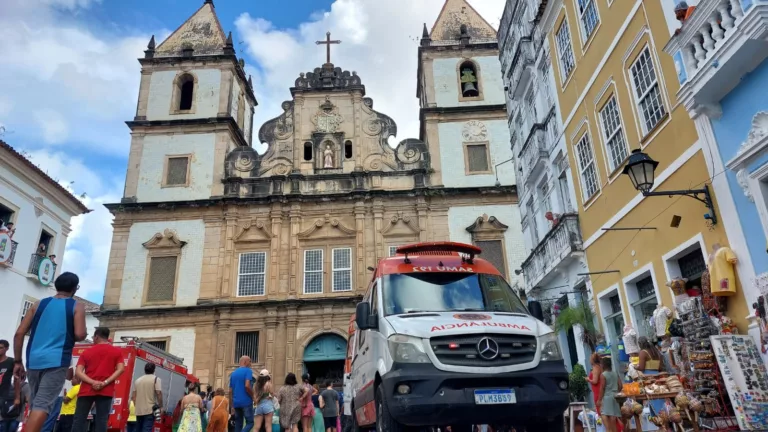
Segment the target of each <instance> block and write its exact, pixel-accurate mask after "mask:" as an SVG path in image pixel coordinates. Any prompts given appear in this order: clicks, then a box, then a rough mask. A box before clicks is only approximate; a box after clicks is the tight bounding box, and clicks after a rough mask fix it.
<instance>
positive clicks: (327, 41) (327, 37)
mask: <svg viewBox="0 0 768 432" xmlns="http://www.w3.org/2000/svg"><path fill="white" fill-rule="evenodd" d="M315 43H316V44H317V45H325V50H326V51H325V57H326V61H325V62H326V64H331V44H340V43H341V41H340V40H331V32H328V33H326V34H325V40H324V41H316V42H315Z"/></svg>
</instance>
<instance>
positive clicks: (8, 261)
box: [0, 240, 19, 267]
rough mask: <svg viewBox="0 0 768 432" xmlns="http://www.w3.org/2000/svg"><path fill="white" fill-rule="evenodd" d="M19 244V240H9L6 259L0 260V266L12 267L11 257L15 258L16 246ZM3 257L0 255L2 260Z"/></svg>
mask: <svg viewBox="0 0 768 432" xmlns="http://www.w3.org/2000/svg"><path fill="white" fill-rule="evenodd" d="M18 246H19V242H15V241H13V240H11V250H10V251H9V253H8V259H6V260H4V261H0V266H6V267H13V259H14V258H16V248H17V247H18ZM3 258H4V257H0V260H2V259H3Z"/></svg>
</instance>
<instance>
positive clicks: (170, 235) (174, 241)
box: [142, 228, 187, 249]
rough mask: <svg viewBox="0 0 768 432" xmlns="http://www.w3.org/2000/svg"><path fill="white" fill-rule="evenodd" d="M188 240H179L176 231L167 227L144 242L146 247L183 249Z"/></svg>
mask: <svg viewBox="0 0 768 432" xmlns="http://www.w3.org/2000/svg"><path fill="white" fill-rule="evenodd" d="M186 244H187V242H185V241H181V240H179V237H178V235H177V234H176V231H173V230H171V229H167V228H166V229H165V231H163V232H162V233H157V234H155V235H153V236H152V238H151V239H149V240H147V241H146V242H144V243H143V244H142V246H144V247H145V248H146V249H181V248H183V247H184V245H186Z"/></svg>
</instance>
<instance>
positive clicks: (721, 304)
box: [701, 270, 727, 312]
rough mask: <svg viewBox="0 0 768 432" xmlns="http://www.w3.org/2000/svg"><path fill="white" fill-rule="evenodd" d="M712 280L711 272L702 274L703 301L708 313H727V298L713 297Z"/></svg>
mask: <svg viewBox="0 0 768 432" xmlns="http://www.w3.org/2000/svg"><path fill="white" fill-rule="evenodd" d="M711 285H712V284H711V278H710V275H709V270H705V271H704V273H702V274H701V300H702V303H703V304H704V308H705V309H706V310H707V312H711V311H719V312H725V311H726V309H727V303H726V299H725V297H715V296H714V295H712V288H711Z"/></svg>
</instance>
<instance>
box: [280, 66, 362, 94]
mask: <svg viewBox="0 0 768 432" xmlns="http://www.w3.org/2000/svg"><path fill="white" fill-rule="evenodd" d="M294 86H295V87H294V89H296V90H322V91H328V90H333V89H348V88H361V89H363V90H364V87H363V84H362V82H361V81H360V77H359V76H358V75H357V72H355V71H352V72H349V71H342V70H341V68H340V67H335V68H332V69H329V68H315V70H314V71H313V72H307V73H301V74H299V77H298V78H297V79H296V81H295V82H294ZM292 90H293V89H292Z"/></svg>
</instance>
